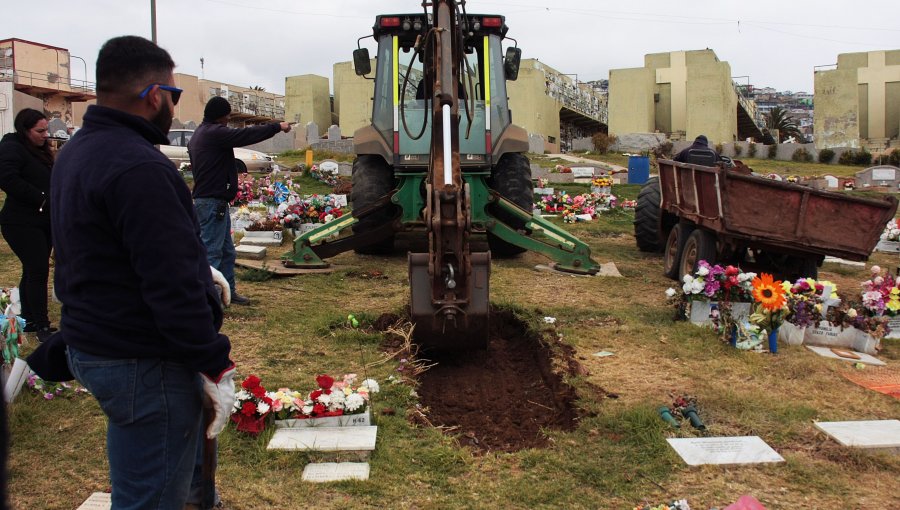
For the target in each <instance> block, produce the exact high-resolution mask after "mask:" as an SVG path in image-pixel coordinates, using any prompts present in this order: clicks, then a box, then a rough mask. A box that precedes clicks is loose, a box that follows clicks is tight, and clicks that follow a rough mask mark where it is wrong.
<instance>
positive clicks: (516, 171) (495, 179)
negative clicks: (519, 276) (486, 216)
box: [488, 152, 534, 258]
mask: <svg viewBox="0 0 900 510" xmlns="http://www.w3.org/2000/svg"><path fill="white" fill-rule="evenodd" d="M488 186H489V187H490V188H491V189H493V190H495V191H497V192H498V193H500V195H501V196H502V197H503V198H505V199H507V200H509V201H510V202H512V203H514V204H516V205H517V206H519V207H521V208H522V209H525V210H526V211H531V209H532V208H533V207H534V186H533V185H532V183H531V164H530V163H529V162H528V157H526V156H525V155H524V154H520V153H518V152H508V153H506V154H504V155H503V156H501V157H500V161H498V162H497V164H496V165H494V167H493V168H492V169H491V178H490V179H489V180H488ZM494 215H495V216H496V217H497V219H498V220H500V221H502V222H503V223H506V224H507V225H509V226H510V227H512V228H513V229H516V230H519V229H522V228H523V227H525V222H524V221H523V220H522V219H521V218H518V217H516V216H513V215H511V214H507V213H505V212H503V211H501V210H495V211H494ZM488 246H489V247H490V249H491V255H493V256H494V257H498V258H502V257H514V256H516V255H518V254H520V253H523V252H525V251H526V250H525V248H520V247H518V246H516V245H514V244H510V243H507V242H506V241H503V240H502V239H500V238H498V237H496V236H494V235H493V234H490V233H488Z"/></svg>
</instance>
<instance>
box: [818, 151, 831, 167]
mask: <svg viewBox="0 0 900 510" xmlns="http://www.w3.org/2000/svg"><path fill="white" fill-rule="evenodd" d="M833 159H834V151H833V150H831V149H822V150H820V151H819V163H822V164H825V165H827V164H828V163H831V160H833Z"/></svg>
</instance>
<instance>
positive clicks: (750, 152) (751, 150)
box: [747, 142, 756, 158]
mask: <svg viewBox="0 0 900 510" xmlns="http://www.w3.org/2000/svg"><path fill="white" fill-rule="evenodd" d="M747 156H749V157H751V158H755V157H756V144H755V143H753V142H750V146H749V147H748V148H747Z"/></svg>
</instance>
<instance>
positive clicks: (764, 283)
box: [753, 273, 785, 312]
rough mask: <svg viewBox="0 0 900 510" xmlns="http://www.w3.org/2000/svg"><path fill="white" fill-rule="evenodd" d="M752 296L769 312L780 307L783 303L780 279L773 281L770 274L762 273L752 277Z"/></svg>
mask: <svg viewBox="0 0 900 510" xmlns="http://www.w3.org/2000/svg"><path fill="white" fill-rule="evenodd" d="M753 298H754V299H756V300H757V301H758V302H759V303H760V304H761V305H762V307H763V308H765V309H766V310H768V311H770V312H774V311H776V310H779V309H781V308H782V307H783V306H784V303H785V300H784V289H783V288H782V287H781V281H774V279H773V278H772V275H770V274H768V273H762V274H761V275H760V277H759V278H754V279H753Z"/></svg>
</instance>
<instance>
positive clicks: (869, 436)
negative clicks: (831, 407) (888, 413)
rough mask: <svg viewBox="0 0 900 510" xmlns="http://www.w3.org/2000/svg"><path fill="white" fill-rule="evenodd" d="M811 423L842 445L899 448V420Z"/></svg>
mask: <svg viewBox="0 0 900 510" xmlns="http://www.w3.org/2000/svg"><path fill="white" fill-rule="evenodd" d="M813 424H814V425H815V426H816V428H817V429H819V430H821V431H822V432H824V433H826V434H828V435H829V436H831V438H833V439H834V440H835V441H837V442H838V443H840V444H842V445H844V446H852V447H855V448H896V449H900V420H868V421H817V422H813Z"/></svg>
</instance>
